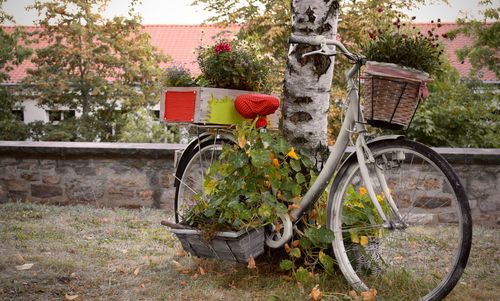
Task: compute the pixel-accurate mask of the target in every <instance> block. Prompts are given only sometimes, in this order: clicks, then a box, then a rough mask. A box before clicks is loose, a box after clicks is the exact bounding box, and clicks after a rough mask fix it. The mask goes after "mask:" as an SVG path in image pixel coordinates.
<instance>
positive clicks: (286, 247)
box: [284, 244, 292, 253]
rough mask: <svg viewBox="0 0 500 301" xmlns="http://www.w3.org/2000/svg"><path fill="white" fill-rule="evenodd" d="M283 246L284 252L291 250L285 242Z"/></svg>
mask: <svg viewBox="0 0 500 301" xmlns="http://www.w3.org/2000/svg"><path fill="white" fill-rule="evenodd" d="M284 247H285V252H287V253H290V251H291V250H292V249H291V248H290V246H289V245H288V244H285V246H284Z"/></svg>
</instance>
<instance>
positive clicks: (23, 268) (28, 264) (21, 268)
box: [16, 263, 33, 271]
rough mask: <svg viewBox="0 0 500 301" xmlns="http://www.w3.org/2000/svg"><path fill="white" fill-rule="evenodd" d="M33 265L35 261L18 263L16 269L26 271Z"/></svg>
mask: <svg viewBox="0 0 500 301" xmlns="http://www.w3.org/2000/svg"><path fill="white" fill-rule="evenodd" d="M32 267H33V263H25V264H22V265H16V270H18V271H26V270H29V269H31V268H32Z"/></svg>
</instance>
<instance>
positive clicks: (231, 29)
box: [4, 23, 499, 83]
mask: <svg viewBox="0 0 500 301" xmlns="http://www.w3.org/2000/svg"><path fill="white" fill-rule="evenodd" d="M415 26H417V28H420V31H421V32H422V33H423V34H426V33H427V31H428V30H432V28H433V27H435V31H434V33H436V34H439V35H442V34H444V33H447V32H449V31H450V30H452V29H455V28H457V24H455V23H442V24H441V27H436V24H435V23H434V24H432V23H416V24H415ZM25 28H26V29H27V30H28V31H33V30H35V29H36V27H34V26H29V27H25ZM4 29H6V30H8V31H11V30H13V29H14V27H12V26H4ZM143 29H144V31H145V32H147V33H148V34H149V35H150V37H151V43H152V44H153V45H154V46H155V47H157V48H158V49H159V50H160V51H162V52H163V53H164V54H166V55H168V56H169V57H170V58H171V59H172V61H171V62H169V63H168V64H167V66H169V65H176V66H182V67H184V68H187V69H189V70H190V71H191V73H193V74H199V73H200V69H199V67H198V64H197V63H196V53H195V51H196V48H198V47H199V46H206V45H213V44H214V43H215V42H216V41H217V40H218V39H219V37H220V35H222V36H223V37H225V38H229V39H230V38H232V37H234V36H235V35H236V33H237V32H238V31H239V29H240V26H238V25H230V26H228V27H222V26H219V25H211V24H201V25H162V24H159V25H144V26H143ZM442 40H443V43H444V45H445V53H446V56H447V57H448V59H449V60H450V63H451V65H452V66H453V67H455V68H456V69H457V70H458V71H459V73H460V75H461V76H463V77H465V76H467V75H468V73H469V71H470V70H471V65H470V63H469V62H468V60H465V61H464V62H461V61H459V60H458V58H457V56H456V54H455V52H456V50H457V49H460V48H462V47H464V46H466V45H470V44H471V43H472V39H471V38H468V37H465V36H458V37H457V38H456V39H454V40H450V39H442ZM43 46H45V45H43V44H39V45H36V46H35V48H40V47H43ZM33 67H34V65H33V63H31V62H30V61H29V60H26V61H24V62H23V63H22V64H21V65H19V66H16V67H15V68H14V69H13V70H12V71H11V72H10V77H11V78H10V82H11V83H18V82H20V81H21V80H22V79H23V78H24V77H25V76H26V70H27V69H29V68H33ZM480 73H481V74H478V76H480V78H481V79H482V80H483V81H498V80H499V79H498V78H497V77H496V76H495V74H494V73H493V72H492V71H490V70H486V69H483V70H481V71H480Z"/></svg>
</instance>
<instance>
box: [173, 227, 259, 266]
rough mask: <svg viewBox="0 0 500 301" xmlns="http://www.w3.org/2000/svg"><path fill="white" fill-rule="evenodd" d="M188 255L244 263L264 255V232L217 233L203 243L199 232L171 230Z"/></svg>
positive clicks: (255, 230) (253, 230)
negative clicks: (251, 258)
mask: <svg viewBox="0 0 500 301" xmlns="http://www.w3.org/2000/svg"><path fill="white" fill-rule="evenodd" d="M170 232H172V233H174V234H175V235H176V236H177V237H178V238H179V240H180V242H181V244H182V247H183V248H184V250H185V251H186V252H188V253H190V254H191V255H193V256H197V257H204V258H216V259H221V260H227V261H236V262H242V263H246V262H248V259H249V258H250V256H251V257H253V258H256V257H257V256H259V255H261V254H262V253H264V242H265V235H264V230H263V229H262V228H261V229H249V230H240V231H238V232H219V233H217V235H216V236H215V237H214V238H213V239H212V240H211V241H205V240H204V239H203V235H202V233H201V232H200V231H199V230H194V229H171V230H170Z"/></svg>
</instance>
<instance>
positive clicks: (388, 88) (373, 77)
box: [363, 62, 429, 129]
mask: <svg viewBox="0 0 500 301" xmlns="http://www.w3.org/2000/svg"><path fill="white" fill-rule="evenodd" d="M363 79H364V81H363V88H364V96H365V104H364V115H365V119H366V122H367V123H369V124H371V125H373V126H376V127H381V128H389V129H406V128H408V126H409V125H410V123H411V121H412V119H413V116H414V114H415V111H416V110H417V107H418V104H419V101H420V97H421V94H422V88H423V87H425V82H426V81H428V79H429V77H428V75H427V74H426V73H424V72H421V71H416V70H411V69H408V68H404V67H400V66H397V65H394V64H387V63H377V62H368V63H367V69H366V71H365V75H364V77H363Z"/></svg>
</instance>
